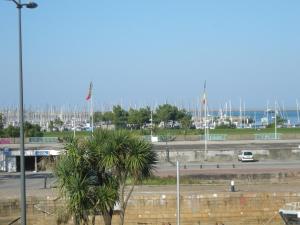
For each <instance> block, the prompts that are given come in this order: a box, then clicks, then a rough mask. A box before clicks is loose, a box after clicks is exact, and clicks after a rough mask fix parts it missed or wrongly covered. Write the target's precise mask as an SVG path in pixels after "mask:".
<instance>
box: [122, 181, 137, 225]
mask: <svg viewBox="0 0 300 225" xmlns="http://www.w3.org/2000/svg"><path fill="white" fill-rule="evenodd" d="M133 189H134V185H132V186H131V187H130V190H129V192H128V194H127V196H126V197H125V185H122V186H121V197H120V208H121V210H120V225H124V220H125V211H126V207H127V203H128V200H129V198H130V196H131V194H132V192H133Z"/></svg>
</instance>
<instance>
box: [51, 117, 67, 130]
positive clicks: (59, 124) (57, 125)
mask: <svg viewBox="0 0 300 225" xmlns="http://www.w3.org/2000/svg"><path fill="white" fill-rule="evenodd" d="M53 124H54V126H55V127H56V128H57V129H59V128H61V127H62V125H64V122H63V121H62V120H61V119H60V118H59V117H57V118H55V120H54V122H53Z"/></svg>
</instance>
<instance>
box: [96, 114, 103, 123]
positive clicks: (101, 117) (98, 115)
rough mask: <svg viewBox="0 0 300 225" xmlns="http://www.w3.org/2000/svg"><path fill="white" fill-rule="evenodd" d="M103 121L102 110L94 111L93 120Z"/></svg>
mask: <svg viewBox="0 0 300 225" xmlns="http://www.w3.org/2000/svg"><path fill="white" fill-rule="evenodd" d="M102 121H103V114H102V112H94V122H95V123H98V122H102Z"/></svg>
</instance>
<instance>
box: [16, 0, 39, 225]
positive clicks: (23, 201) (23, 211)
mask: <svg viewBox="0 0 300 225" xmlns="http://www.w3.org/2000/svg"><path fill="white" fill-rule="evenodd" d="M11 1H12V2H14V3H15V4H16V6H17V9H18V16H19V92H20V93H19V94H20V97H19V113H20V114H19V118H20V119H19V120H20V159H21V160H20V161H21V185H20V187H21V202H20V207H21V224H22V225H26V188H25V187H26V183H25V154H24V149H25V148H24V110H23V105H24V104H23V59H22V10H21V9H22V8H23V7H24V6H25V7H26V8H28V9H34V8H36V7H37V6H38V5H37V4H36V3H34V2H29V3H26V4H23V3H21V0H18V1H16V0H11Z"/></svg>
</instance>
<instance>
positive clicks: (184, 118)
mask: <svg viewBox="0 0 300 225" xmlns="http://www.w3.org/2000/svg"><path fill="white" fill-rule="evenodd" d="M151 114H152V115H151ZM151 118H152V121H151ZM94 121H95V122H96V123H97V122H102V123H104V124H106V125H108V124H113V125H115V126H116V128H123V129H124V128H125V129H126V128H130V129H142V128H145V127H149V126H150V124H151V122H152V124H153V125H154V126H158V125H160V126H161V127H162V128H184V129H189V128H191V127H192V115H191V113H189V112H187V111H186V110H185V109H179V108H178V107H176V106H172V105H170V104H164V105H159V106H158V108H157V109H156V110H155V111H151V109H150V107H144V108H140V109H133V108H130V109H129V110H125V109H124V108H122V107H121V106H120V105H116V106H113V109H112V111H107V112H95V113H94Z"/></svg>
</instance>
